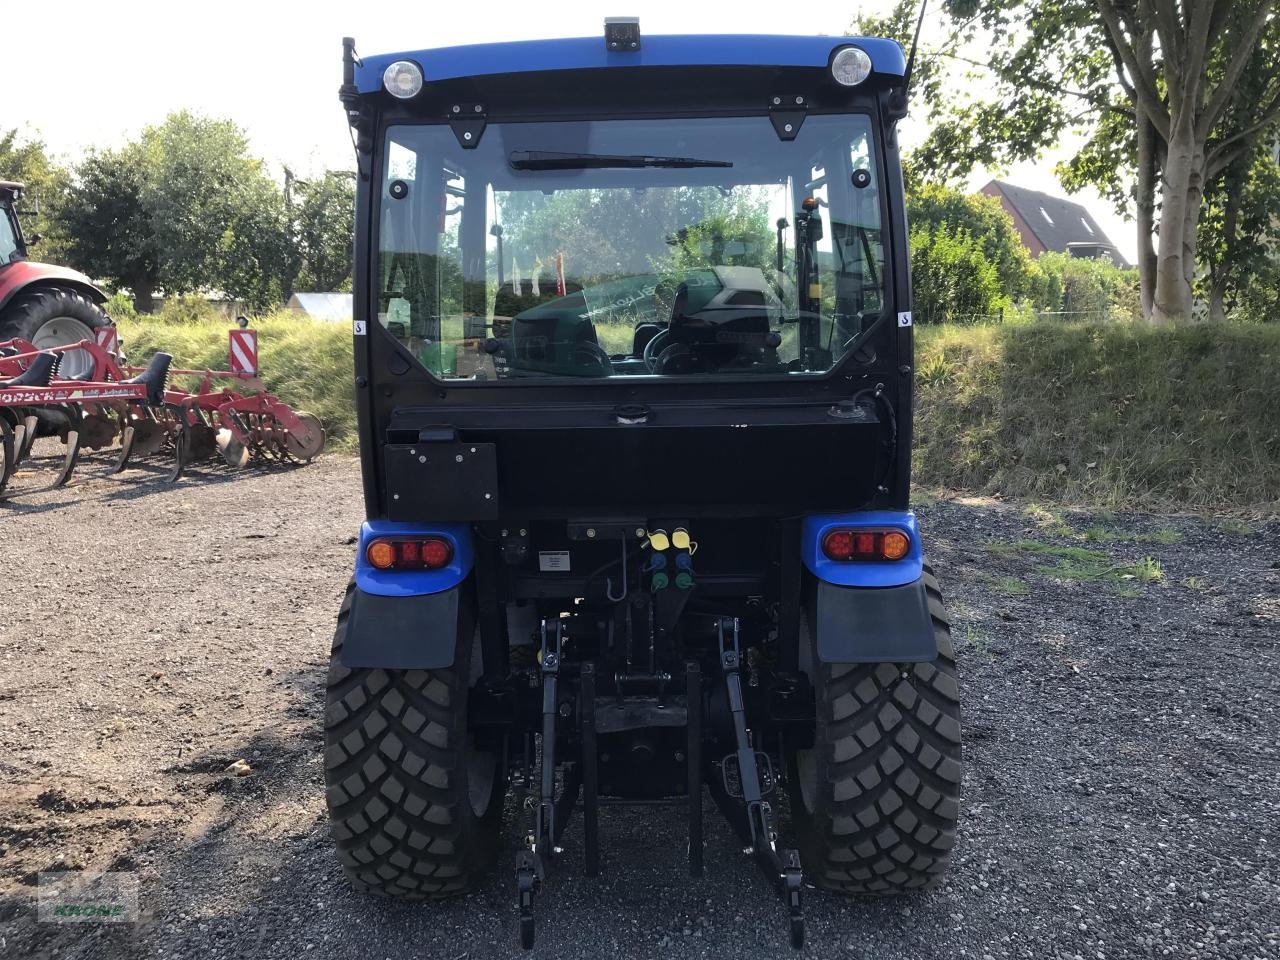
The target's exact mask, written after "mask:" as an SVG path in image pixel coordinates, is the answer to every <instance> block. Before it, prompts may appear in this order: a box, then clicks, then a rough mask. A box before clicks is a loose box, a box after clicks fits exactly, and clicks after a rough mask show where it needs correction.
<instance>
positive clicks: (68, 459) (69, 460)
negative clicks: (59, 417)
mask: <svg viewBox="0 0 1280 960" xmlns="http://www.w3.org/2000/svg"><path fill="white" fill-rule="evenodd" d="M66 412H67V418H68V419H69V420H70V421H71V422H70V424H69V426H68V427H67V433H66V440H65V442H66V451H65V452H64V454H63V458H62V466H61V467H60V468H59V469H58V475H57V477H55V478H54V481H53V485H54V486H55V487H61V486H65V485H66V483H67V481H68V480H70V479H71V474H72V471H74V470H75V468H76V461H78V460H79V459H80V424H81V418H80V408H79V407H77V406H70V407H67V408H66Z"/></svg>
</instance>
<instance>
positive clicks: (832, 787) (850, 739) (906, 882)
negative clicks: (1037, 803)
mask: <svg viewBox="0 0 1280 960" xmlns="http://www.w3.org/2000/svg"><path fill="white" fill-rule="evenodd" d="M924 580H925V587H926V590H927V592H928V598H929V612H930V614H931V616H932V618H933V631H934V635H935V637H936V638H937V642H938V657H937V659H936V660H934V661H932V662H931V663H902V664H897V663H857V664H825V663H818V662H817V657H816V655H815V654H814V653H813V651H812V647H811V646H809V649H808V651H807V655H806V650H805V649H804V646H808V645H811V644H812V640H811V639H810V637H809V631H808V629H807V626H806V625H804V624H802V629H801V637H800V642H801V644H802V651H801V663H802V666H803V667H806V668H809V670H811V671H812V672H810V677H811V678H812V679H813V682H814V688H815V694H816V696H815V699H816V702H817V713H818V716H817V727H816V732H815V738H814V747H813V750H811V751H804V752H802V755H800V756H796V757H793V758H792V760H791V765H790V766H791V769H790V774H791V776H790V778H789V780H790V784H789V786H790V793H791V797H790V799H791V810H792V819H793V822H794V824H795V831H796V839H797V841H798V846H799V849H800V857H801V862H802V863H803V865H804V870H805V874H806V876H807V878H808V879H809V880H811V881H812V882H814V883H816V884H817V885H818V886H820V887H823V888H825V889H827V890H831V891H834V892H836V893H842V894H846V895H851V896H852V895H860V894H898V893H904V892H906V891H908V890H914V889H919V888H923V887H929V886H931V885H933V884H934V883H935V882H936V881H937V880H938V878H939V877H940V876H941V875H942V873H943V871H944V870H945V869H946V866H947V860H948V858H949V856H950V853H951V848H952V846H953V845H954V844H955V837H956V820H957V816H958V813H959V804H960V778H961V772H962V765H961V747H960V699H959V686H958V684H957V680H956V665H955V655H954V653H953V651H952V647H951V628H950V626H949V624H948V621H947V615H946V611H945V610H944V608H943V605H942V594H941V593H940V592H939V590H938V582H937V580H936V578H935V577H934V576H933V572H932V571H931V570H929V569H928V568H927V567H926V568H925V571H924ZM802 769H804V770H805V771H806V772H807V774H808V776H807V781H806V782H805V783H803V784H802V780H801V771H802Z"/></svg>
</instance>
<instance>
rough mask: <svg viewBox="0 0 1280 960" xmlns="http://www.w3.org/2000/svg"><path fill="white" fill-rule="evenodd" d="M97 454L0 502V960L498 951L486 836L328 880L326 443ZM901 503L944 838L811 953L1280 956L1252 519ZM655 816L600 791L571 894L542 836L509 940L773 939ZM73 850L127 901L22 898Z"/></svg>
mask: <svg viewBox="0 0 1280 960" xmlns="http://www.w3.org/2000/svg"><path fill="white" fill-rule="evenodd" d="M104 473H105V465H104V463H103V462H101V461H99V462H98V463H96V464H95V463H94V462H93V458H88V459H87V460H86V461H85V463H84V465H82V467H81V468H80V470H79V471H78V474H77V478H76V479H75V480H74V481H73V483H72V484H71V485H70V486H68V487H66V488H64V489H62V490H55V491H47V492H43V493H33V494H26V495H18V496H16V497H15V498H14V499H12V500H11V501H9V502H6V503H0V557H3V559H4V562H5V564H6V566H7V568H8V576H7V577H6V583H7V591H8V592H7V595H6V596H5V598H4V603H3V610H4V615H3V616H0V957H4V958H10V957H14V958H18V957H52V956H59V957H75V958H99V957H101V958H113V960H114V958H123V957H202V958H203V957H217V958H221V957H227V958H232V957H235V958H240V957H244V958H257V957H287V958H290V960H297V958H299V957H303V956H306V957H317V958H320V957H323V958H330V957H332V958H349V957H350V958H354V957H372V958H382V957H387V958H400V957H423V956H425V957H439V958H445V960H461V958H477V957H508V956H510V957H514V956H518V955H520V951H519V950H518V948H517V946H516V942H515V940H516V937H515V913H516V911H515V906H514V899H515V898H514V884H513V883H512V876H511V871H510V857H509V855H508V856H507V857H506V858H504V860H503V862H502V864H501V866H500V870H499V872H498V873H497V875H496V876H495V877H494V878H493V880H492V881H491V882H490V883H489V884H488V885H487V886H485V887H484V888H483V889H482V890H480V891H479V892H477V893H475V894H473V895H472V896H470V897H467V898H465V899H462V900H460V901H455V902H450V903H446V904H443V905H434V906H430V905H428V906H423V905H403V904H396V903H387V902H382V901H373V900H369V899H365V898H362V897H359V896H357V895H355V894H353V893H352V892H351V891H350V890H349V889H348V887H347V886H346V885H345V883H344V882H343V879H342V876H341V873H340V871H339V869H338V865H337V860H336V857H335V856H334V854H333V853H332V850H331V848H330V843H329V838H328V834H327V829H328V828H327V822H326V816H325V812H324V800H323V787H322V779H323V778H322V767H321V743H320V737H321V733H320V724H321V714H322V694H323V677H324V671H325V666H326V662H327V656H328V649H329V642H330V637H331V629H332V620H333V617H334V614H335V613H336V610H337V607H338V602H339V598H340V596H341V593H342V590H343V587H344V586H345V584H346V581H347V578H348V576H349V573H350V569H351V565H352V556H353V549H354V548H353V543H354V536H353V535H354V534H355V532H356V530H357V528H358V526H359V523H360V520H361V518H362V503H361V500H360V493H359V476H358V470H357V467H356V464H355V462H354V461H352V460H349V459H346V458H343V457H336V456H335V457H327V458H324V459H322V460H321V461H320V462H318V463H316V464H313V465H311V466H309V467H306V468H303V469H299V470H294V471H277V472H259V471H253V470H250V471H247V472H242V473H239V474H233V473H231V472H230V471H227V470H219V469H212V468H211V469H209V470H207V471H197V472H196V474H195V475H193V476H191V477H189V478H187V479H185V480H184V481H182V482H181V483H179V484H177V485H175V486H173V487H165V486H164V485H162V484H161V483H160V481H159V474H158V472H157V473H155V475H153V476H148V474H147V473H146V472H145V471H142V470H134V471H130V472H129V473H128V474H126V475H124V476H123V477H121V478H118V479H112V478H107V477H105V476H104ZM26 479H29V478H27V477H25V476H24V475H23V474H20V475H19V481H23V480H26ZM918 512H919V513H920V515H921V523H922V527H923V530H924V531H925V536H926V541H927V542H926V547H927V550H928V551H929V553H930V555H931V557H932V559H933V561H934V563H935V566H936V567H937V570H938V574H939V577H940V579H941V582H942V584H943V589H944V591H945V592H946V594H947V597H948V601H949V604H950V607H951V610H952V613H953V617H954V633H955V638H956V644H957V651H958V655H959V663H960V669H961V674H962V684H963V689H964V697H965V699H964V703H963V711H964V722H965V727H966V729H965V750H966V757H965V760H966V779H965V785H964V810H963V813H962V826H961V832H960V840H959V844H958V846H957V849H956V854H955V858H954V860H953V864H952V869H951V871H950V873H949V874H948V876H947V879H946V880H945V882H944V883H943V884H942V885H941V886H940V887H939V888H937V889H935V890H933V891H930V892H927V893H922V894H918V895H915V896H912V897H910V898H907V899H902V900H866V901H858V902H853V903H846V902H843V901H840V900H836V899H834V898H831V897H828V896H826V895H825V894H822V893H821V892H818V891H810V892H809V894H808V901H807V913H808V916H809V924H810V945H809V946H808V947H807V948H806V953H807V954H808V955H810V956H813V957H824V958H825V957H835V956H850V957H868V958H872V957H874V958H904V960H905V958H911V960H925V958H934V957H937V958H957V957H964V958H974V960H986V958H988V957H990V958H995V957H1027V958H1036V960H1042V958H1075V960H1092V958H1099V960H1107V958H1120V957H1126V958H1127V957H1166V956H1169V957H1198V956H1205V957H1222V958H1231V960H1246V958H1280V748H1278V746H1277V743H1278V742H1280V670H1278V668H1280V653H1278V651H1277V640H1278V638H1280V525H1278V524H1276V523H1271V524H1265V523H1256V522H1255V523H1242V522H1240V521H1238V520H1230V519H1226V518H1212V517H1209V518H1204V517H1191V516H1152V515H1144V514H1122V515H1119V516H1101V515H1098V514H1088V513H1084V512H1066V513H1054V512H1051V511H1044V510H1040V509H1037V508H1034V507H1028V506H1026V505H1008V504H1001V503H995V502H990V501H983V502H978V501H965V500H951V499H943V500H937V499H935V498H927V497H926V498H923V499H922V503H921V505H920V506H919V508H918ZM236 760H244V761H246V762H247V763H248V764H249V765H250V767H251V770H252V772H251V773H250V774H249V775H248V776H243V777H237V776H233V775H231V774H229V773H227V772H225V771H226V768H227V767H228V765H230V764H231V763H232V762H233V761H236ZM670 816H671V815H670V813H664V812H663V811H661V810H653V811H639V812H625V813H624V812H615V811H614V810H606V811H605V812H604V813H603V814H602V843H603V846H604V870H605V872H604V876H603V877H602V878H601V879H600V880H598V881H591V882H588V881H587V880H585V879H584V878H583V877H582V875H581V847H580V843H579V839H580V833H578V832H577V829H576V827H571V828H570V831H569V833H568V834H567V843H566V846H567V851H566V854H565V858H564V861H563V863H562V864H560V865H559V866H558V867H557V868H556V869H555V871H554V872H553V873H552V875H551V877H550V881H549V883H548V887H547V891H546V892H545V893H544V895H543V896H542V897H540V899H539V901H538V903H537V912H538V914H539V917H540V918H541V925H540V937H541V939H540V941H539V946H538V947H537V949H536V950H535V955H537V956H545V957H558V958H570V957H583V958H587V957H591V958H597V957H600V956H604V955H610V956H613V957H617V958H633V957H634V958H640V957H667V956H670V957H700V956H706V957H726V958H727V957H734V958H740V957H752V958H755V957H783V956H787V955H789V954H790V951H789V950H788V948H787V947H786V935H785V931H784V927H783V913H782V909H781V907H780V906H779V905H778V904H777V903H776V901H775V900H774V898H773V896H772V894H771V892H770V891H769V890H768V888H767V887H766V886H765V884H764V882H763V881H762V880H761V879H760V878H759V877H758V876H757V874H756V872H755V870H754V867H752V866H751V865H750V864H749V863H748V862H746V860H745V858H744V857H743V856H742V854H741V853H740V851H739V849H738V846H737V844H735V843H734V841H733V839H732V837H731V836H730V834H729V832H728V830H727V829H726V828H725V827H724V826H723V825H722V824H721V823H720V821H719V818H718V816H717V815H716V813H715V812H714V808H713V806H712V805H711V804H709V803H708V804H707V813H706V818H707V825H706V826H707V839H708V848H707V874H706V876H705V877H704V878H703V879H701V880H697V881H691V880H689V879H687V878H686V876H685V875H684V873H683V869H682V866H683V856H684V829H683V827H682V826H681V825H680V824H678V823H676V824H673V823H671V822H669V820H670ZM510 839H511V838H509V840H510ZM508 847H510V843H508ZM69 869H75V870H88V871H101V870H116V871H126V872H130V873H132V874H134V875H135V876H136V877H137V879H138V883H139V888H140V906H141V916H140V918H139V920H138V922H136V923H118V924H110V923H81V924H69V923H39V922H37V918H36V910H35V903H34V897H35V891H36V885H35V884H36V875H37V873H38V872H40V871H44V870H69Z"/></svg>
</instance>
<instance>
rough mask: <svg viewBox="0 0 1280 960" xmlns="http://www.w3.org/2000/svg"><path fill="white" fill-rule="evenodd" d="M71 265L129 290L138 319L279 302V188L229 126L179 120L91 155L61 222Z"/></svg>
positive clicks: (284, 251) (284, 252)
mask: <svg viewBox="0 0 1280 960" xmlns="http://www.w3.org/2000/svg"><path fill="white" fill-rule="evenodd" d="M59 217H60V220H61V222H62V224H63V229H64V232H65V234H66V236H67V238H68V244H69V251H70V254H71V259H72V262H73V263H74V264H75V265H76V266H78V267H80V268H81V269H82V270H84V271H85V272H86V273H89V274H91V275H93V276H96V277H100V278H103V279H105V280H107V281H108V282H110V283H113V284H115V285H119V286H124V287H128V288H129V289H130V290H131V291H132V292H133V296H134V302H135V304H136V306H137V308H138V309H139V310H142V311H146V310H149V309H151V306H152V297H153V294H154V292H155V290H156V289H157V288H163V289H164V290H165V292H166V293H167V294H187V293H195V292H198V291H202V290H218V291H221V292H224V293H226V294H228V295H230V296H232V297H236V298H240V299H244V300H246V301H248V302H249V304H250V305H251V306H253V307H262V306H266V305H267V304H269V303H271V302H278V301H279V299H280V292H281V277H283V276H285V274H286V264H285V261H286V259H287V256H288V251H289V248H290V237H289V232H288V220H287V217H286V215H285V207H284V201H283V197H282V195H281V192H280V189H279V187H278V186H277V185H276V183H275V182H274V181H273V180H272V179H271V178H270V177H269V176H268V175H267V172H266V170H265V168H264V166H263V164H262V162H261V161H259V160H257V159H255V158H253V157H251V156H250V155H249V153H248V143H247V141H246V139H245V137H244V134H243V132H242V131H241V130H240V129H239V127H237V126H236V125H235V124H234V123H232V122H231V121H229V120H214V119H208V118H204V117H200V116H197V115H195V114H192V113H189V112H186V111H183V112H180V113H174V114H170V115H169V117H168V118H166V120H165V121H164V123H162V124H160V125H158V126H152V127H147V128H146V129H145V130H143V132H142V135H141V136H140V137H139V138H138V139H137V140H136V141H134V142H132V143H130V144H127V145H126V146H125V147H123V148H121V149H119V150H106V151H98V152H93V153H90V154H89V155H88V156H87V157H86V158H85V160H84V161H83V162H82V163H81V164H80V165H79V166H78V167H77V168H76V172H75V182H74V183H73V185H72V187H71V189H70V190H69V191H68V193H67V195H66V197H65V201H64V202H63V203H62V204H61V209H60V213H59Z"/></svg>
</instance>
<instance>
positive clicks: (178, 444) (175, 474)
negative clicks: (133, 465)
mask: <svg viewBox="0 0 1280 960" xmlns="http://www.w3.org/2000/svg"><path fill="white" fill-rule="evenodd" d="M177 413H178V422H177V427H178V432H177V433H175V434H174V435H173V468H172V469H171V470H170V471H169V474H168V476H166V477H165V478H164V479H165V483H176V482H177V481H178V479H179V478H180V477H181V476H182V471H183V470H185V469H186V467H187V464H188V463H189V462H190V455H189V454H190V450H191V426H190V424H188V423H187V421H186V415H185V413H184V411H182V410H179V411H178V412H177Z"/></svg>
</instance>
